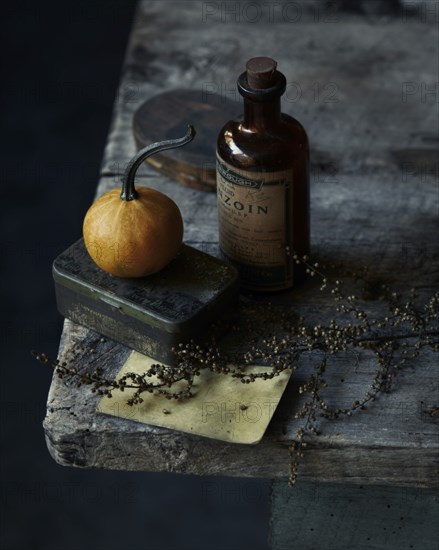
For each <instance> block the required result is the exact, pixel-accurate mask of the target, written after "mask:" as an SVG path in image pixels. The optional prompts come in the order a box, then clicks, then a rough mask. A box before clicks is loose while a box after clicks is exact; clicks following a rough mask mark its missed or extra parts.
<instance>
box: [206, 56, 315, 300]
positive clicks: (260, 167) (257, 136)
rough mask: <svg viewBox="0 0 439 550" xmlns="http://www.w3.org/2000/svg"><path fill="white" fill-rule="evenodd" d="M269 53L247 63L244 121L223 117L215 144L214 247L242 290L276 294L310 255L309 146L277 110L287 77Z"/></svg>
mask: <svg viewBox="0 0 439 550" xmlns="http://www.w3.org/2000/svg"><path fill="white" fill-rule="evenodd" d="M276 66H277V64H276V62H275V61H274V60H272V59H270V58H267V57H258V58H253V59H251V60H250V61H248V62H247V65H246V68H247V71H246V72H244V73H242V74H241V76H240V77H239V78H238V82H237V86H238V90H239V93H240V94H241V95H242V96H243V98H244V116H243V119H242V120H232V121H229V122H228V123H227V124H226V125H225V126H224V127H223V128H222V129H221V131H220V133H219V136H218V142H217V196H218V223H219V238H220V248H221V251H222V253H223V254H224V256H225V257H226V258H227V259H228V260H230V261H231V262H232V263H233V264H234V265H235V266H236V267H237V269H238V270H239V272H240V278H241V285H242V287H243V288H247V289H249V290H254V291H263V292H269V291H276V290H282V289H287V288H290V287H292V286H293V285H295V284H296V283H297V282H299V280H300V279H301V278H302V277H303V269H302V268H301V266H298V265H297V264H296V263H295V261H294V259H293V251H295V252H297V253H298V254H299V255H305V254H308V253H309V247H310V220H309V217H310V215H309V147H308V138H307V135H306V132H305V130H304V129H303V127H302V126H301V124H300V123H299V122H298V121H297V120H295V119H294V118H293V117H291V116H289V115H286V114H283V113H281V107H280V98H281V95H282V94H283V93H284V91H285V88H286V79H285V76H284V75H283V74H282V73H280V72H279V71H277V70H276Z"/></svg>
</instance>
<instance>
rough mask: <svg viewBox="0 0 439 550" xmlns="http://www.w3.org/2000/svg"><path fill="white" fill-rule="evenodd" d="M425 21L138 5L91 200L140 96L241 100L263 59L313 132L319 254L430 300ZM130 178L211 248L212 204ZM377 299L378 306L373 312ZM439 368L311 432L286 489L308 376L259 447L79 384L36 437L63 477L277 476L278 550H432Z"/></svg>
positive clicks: (76, 333) (109, 363)
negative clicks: (240, 87) (168, 421)
mask: <svg viewBox="0 0 439 550" xmlns="http://www.w3.org/2000/svg"><path fill="white" fill-rule="evenodd" d="M293 4H294V6H293ZM424 8H425V6H424ZM424 11H425V9H424ZM424 11H422V10H421V11H419V12H417V13H411V14H409V13H408V12H407V13H403V12H401V13H399V14H397V15H396V16H395V17H392V18H377V17H375V18H374V17H370V18H369V19H366V18H364V17H359V16H352V15H347V14H346V13H344V12H335V11H333V9H332V8H324V7H323V3H322V4H320V3H317V2H316V3H298V2H295V3H290V4H280V3H269V2H263V3H256V2H251V3H246V2H241V3H232V4H230V5H229V3H227V2H199V1H190V2H173V1H166V2H163V1H157V2H147V1H145V2H141V3H140V4H139V8H138V12H137V16H136V19H135V24H134V28H133V31H132V35H131V40H130V43H129V47H128V53H127V57H126V62H125V65H124V69H123V76H122V81H121V85H120V91H119V94H118V96H117V100H116V102H115V110H114V118H113V123H112V126H111V131H110V134H109V138H108V143H107V147H106V151H105V157H104V160H103V165H102V173H101V179H100V181H99V186H98V189H97V195H100V194H102V193H103V192H105V191H107V190H108V189H110V188H112V187H114V186H116V185H119V174H120V173H121V172H122V171H123V168H124V166H125V164H126V162H127V161H128V159H129V158H130V157H131V156H132V155H133V154H134V152H135V144H134V140H133V137H132V130H131V124H132V115H133V112H134V111H135V110H136V109H137V108H138V107H139V106H140V104H141V103H142V102H143V101H145V100H146V99H148V98H150V97H152V96H154V95H155V94H158V93H161V92H163V91H167V90H171V89H174V88H177V87H178V88H189V89H192V90H195V91H197V92H199V94H200V95H201V94H206V93H208V92H212V91H215V92H216V93H219V94H220V95H221V94H222V96H223V97H227V98H228V99H230V98H232V99H237V100H238V99H239V98H238V94H237V92H235V90H236V88H235V80H236V76H237V75H238V74H240V72H242V70H243V67H244V63H245V61H246V60H247V59H248V58H250V57H252V56H253V55H255V54H256V55H260V54H266V55H270V56H272V57H274V58H275V59H277V61H278V63H279V68H280V69H281V70H282V72H284V73H285V75H286V77H287V81H288V82H289V83H290V85H289V87H288V88H287V92H286V95H285V97H284V101H283V110H284V111H286V112H288V113H290V114H292V115H293V116H296V117H297V118H298V119H299V120H300V121H301V122H302V123H303V125H304V126H305V128H306V129H307V131H308V134H309V137H310V143H311V149H312V159H311V160H312V195H311V200H312V203H311V204H312V243H313V246H312V248H313V256H314V258H316V259H318V260H319V261H330V262H335V263H343V264H345V265H347V266H348V267H350V268H356V267H358V266H361V265H367V266H368V267H369V268H370V272H371V274H372V275H373V277H374V280H375V282H376V283H377V284H378V283H380V282H382V281H384V282H386V283H389V284H396V285H398V287H399V288H402V289H403V290H404V289H405V290H407V289H409V288H410V287H415V288H417V289H418V290H419V292H420V293H423V294H424V295H428V294H432V293H433V291H434V289H435V288H436V289H437V282H438V281H437V274H438V266H439V262H438V246H437V241H438V238H437V237H438V233H437V229H438V213H439V173H438V156H437V153H438V143H439V134H438V105H439V104H438V103H437V101H438V93H439V92H438V89H437V59H438V29H437V24H435V17H436V19H437V15H436V16H434V14H433V15H432V14H430V15H429V14H428V13H427V12H426V13H424ZM213 162H214V161H213V159H212V163H213ZM139 183H140V184H145V185H148V186H152V187H156V188H158V189H160V190H162V191H164V192H165V193H167V194H168V195H169V196H171V197H172V198H173V199H174V200H175V201H176V202H177V204H178V205H179V206H180V208H181V210H182V214H183V218H184V220H185V242H187V243H188V244H190V245H192V246H194V247H198V248H201V249H203V250H204V251H207V252H210V253H212V254H217V225H216V197H215V195H214V193H206V192H202V191H197V190H194V189H189V188H185V187H183V186H181V185H179V184H178V183H176V182H174V181H171V180H170V179H168V178H166V177H164V176H160V175H158V174H157V173H156V172H155V171H154V169H153V168H152V167H150V166H149V165H144V166H143V167H142V169H141V171H140V177H139ZM78 236H79V235H78ZM246 299H247V300H250V301H251V297H250V298H249V297H247V298H246ZM276 300H278V301H281V302H284V303H285V301H290V302H291V304H293V305H294V307H295V309H296V310H297V312H298V314H300V315H304V316H305V317H306V318H311V319H321V320H323V321H324V320H327V319H328V318H329V316H330V315H331V309H332V308H333V307H334V305H333V301H332V300H331V298H330V296H327V295H325V294H322V293H320V292H319V291H318V287H317V285H316V284H311V282H309V283H307V284H305V285H303V287H302V288H300V289H297V290H295V291H293V292H290V293H287V294H283V295H282V296H281V298H274V299H272V301H273V304H274V305H273V307H276V303H277V302H276ZM375 303H376V301H374V297H373V296H372V298H371V300H370V304H371V305H370V307H371V308H372V311H373V308H374V307H375ZM244 344H245V343H244ZM78 347H83V348H88V349H91V348H93V349H94V355H93V358H94V359H93V360H94V361H95V363H96V364H99V365H101V366H103V367H105V368H106V369H108V372H109V373H114V374H115V373H116V372H117V371H118V370H119V369H120V367H121V365H122V364H123V362H124V360H125V359H126V357H127V356H128V353H129V351H130V350H128V349H127V348H124V347H123V346H120V345H118V344H116V343H115V342H111V341H106V342H101V341H100V336H99V335H97V334H95V333H93V332H91V331H89V330H87V329H84V328H82V327H80V326H78V325H75V324H73V323H70V322H67V321H66V323H65V328H64V332H63V335H62V339H61V346H60V357H62V358H71V356H72V350H73V349H75V348H78ZM79 357H81V356H79ZM81 361H84V363H86V362H89V361H90V356H89V354H88V355H87V354H84V355H83V359H81V358H78V359H77V366H81ZM436 367H437V357H436V358H435V357H434V354H433V353H429V352H428V351H425V352H423V353H422V354H421V356H420V357H419V359H418V361H417V362H416V364H415V365H409V366H408V367H407V368H406V369H404V370H403V371H402V372H401V373H400V375H399V376H398V378H397V380H396V382H395V387H394V391H393V392H392V393H390V394H389V395H384V396H382V397H381V398H380V399H378V400H377V401H376V402H375V403H374V404H373V406H371V407H370V408H368V410H366V411H363V412H359V413H358V414H354V415H353V416H352V417H351V418H348V419H346V420H337V421H331V422H330V421H326V422H323V421H322V435H320V436H318V437H315V438H313V439H312V440H311V441H310V443H309V445H308V448H307V450H306V456H305V457H304V458H303V461H302V463H301V465H300V469H299V478H300V479H299V482H298V485H297V487H296V489H295V490H293V491H290V490H288V489H287V485H286V477H287V476H288V473H289V456H288V452H287V449H288V446H289V442H290V440H291V439H294V438H295V434H296V430H297V422H298V421H297V420H296V419H295V418H294V415H295V413H296V412H297V410H299V408H300V404H301V402H300V399H299V398H298V397H297V393H298V392H297V389H298V387H299V386H300V384H301V383H303V381H304V380H305V379H306V378H307V376H309V373H310V370H309V369H311V365H310V366H309V368H307V367H306V365H305V366H304V367H303V368H301V369H299V370H298V371H297V373H295V374H294V375H293V378H292V380H291V382H290V384H289V386H288V388H287V391H286V394H285V395H284V398H283V399H282V402H281V405H280V407H279V409H278V411H276V414H275V416H274V418H273V421H272V422H271V424H270V426H269V429H268V431H267V432H266V435H265V436H264V438H263V440H262V441H261V443H259V444H258V445H256V446H246V445H233V444H226V443H222V442H220V441H215V440H210V439H206V438H201V437H196V436H191V435H187V434H184V433H180V432H174V431H171V430H167V429H162V428H156V427H152V426H146V425H143V424H139V423H136V422H131V421H129V420H124V419H121V418H117V417H110V416H106V415H103V414H99V413H97V412H96V405H97V400H98V398H97V397H95V396H94V395H93V394H92V393H91V392H90V391H89V389H88V388H87V387H82V388H80V389H77V388H76V387H74V386H73V385H72V384H69V383H67V382H64V381H62V380H59V379H58V378H54V380H53V383H52V387H51V389H50V394H49V398H48V409H47V417H46V419H45V421H44V428H45V433H46V438H47V444H48V447H49V450H50V452H51V454H52V456H53V457H54V459H55V460H56V461H57V462H59V463H60V464H63V465H68V466H76V467H82V468H107V469H120V470H143V471H150V472H151V471H167V472H181V473H193V474H199V475H225V476H255V477H268V478H273V479H275V480H277V481H275V482H274V484H273V500H272V506H273V512H272V516H273V519H272V546H273V548H274V549H276V550H279V549H284V548H285V549H286V548H293V547H296V546H294V544H295V543H296V544H298V546H297V547H300V548H302V549H313V548H322V549H334V550H341V549H346V550H347V549H349V550H352V549H355V548H364V549H369V548H400V549H403V548H419V549H422V550H427V549H433V548H437V540H436V538H435V537H436V536H437V532H435V526H434V521H433V520H434V518H435V517H436V518H437V515H436V514H437V497H438V492H437V490H438V485H437V481H438V477H437V473H438V470H437V462H438V451H439V439H438V426H437V424H438V420H439V417H438V416H437V414H436V413H437V408H438V407H439V396H438V387H439V386H438V384H439V382H438V376H437V368H436ZM372 372H373V365H370V364H368V362H367V361H364V360H362V358H361V357H360V358H359V359H358V358H357V359H355V357H351V358H349V357H348V358H346V357H345V359H344V360H340V361H338V362H337V363H336V364H335V365H334V367H333V368H331V369H329V372H328V373H327V376H326V379H327V382H328V383H329V388H328V389H327V401H328V402H329V403H332V404H340V405H339V406H346V405H349V403H351V402H352V399H353V398H358V397H361V396H362V395H363V394H364V392H365V389H367V386H368V384H369V383H370V377H371V375H372V374H371V373H372ZM357 396H358V397H357Z"/></svg>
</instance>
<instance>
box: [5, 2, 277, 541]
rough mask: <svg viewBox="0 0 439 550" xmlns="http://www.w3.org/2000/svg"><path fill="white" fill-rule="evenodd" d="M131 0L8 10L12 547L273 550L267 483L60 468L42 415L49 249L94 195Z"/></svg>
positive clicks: (62, 241) (58, 321)
mask: <svg viewBox="0 0 439 550" xmlns="http://www.w3.org/2000/svg"><path fill="white" fill-rule="evenodd" d="M135 5H136V2H135V1H134V0H119V1H117V0H105V1H103V0H93V1H84V0H80V1H76V2H58V3H55V2H48V1H47V0H44V1H39V2H36V1H35V2H19V3H18V2H17V3H12V2H11V3H9V7H8V8H7V10H5V8H2V13H1V17H0V21H1V23H0V24H1V36H2V41H3V43H2V47H1V53H2V58H3V59H2V73H1V74H2V78H1V82H2V84H1V94H2V101H1V106H2V116H1V128H2V132H1V135H2V147H1V152H2V155H1V157H2V162H1V167H2V172H1V186H0V192H1V204H2V219H1V223H2V225H1V232H0V238H1V254H0V258H1V311H2V321H1V330H0V338H1V344H2V346H1V353H2V365H1V379H0V383H1V403H0V404H1V445H2V447H1V464H0V468H1V470H0V475H1V483H2V494H1V503H0V505H1V519H0V546H1V548H2V549H3V550H27V549H33V550H40V549H43V550H52V549H53V550H80V549H81V550H89V549H90V550H91V549H93V550H99V549H105V550H125V549H126V550H135V549H146V548H148V549H151V550H159V549H166V550H168V549H169V550H171V549H172V550H174V549H176V550H177V549H178V550H179V549H188V550H196V549H203V550H208V549H218V550H224V549H229V548H230V549H233V550H235V549H240V548H242V549H244V548H245V549H253V550H256V549H264V548H267V547H268V545H267V536H268V517H269V512H268V481H260V482H259V481H253V480H248V481H246V480H233V479H213V478H209V479H207V478H200V477H192V476H177V475H171V474H169V475H168V474H150V473H129V472H106V471H88V470H77V469H70V468H63V467H62V466H59V465H57V464H56V463H55V462H54V461H53V459H52V458H51V457H50V455H49V454H48V451H47V449H46V445H45V441H44V434H43V430H42V425H41V423H42V420H43V418H44V415H45V404H46V398H47V392H48V389H49V386H50V381H51V375H52V373H51V369H50V368H49V367H46V366H43V365H40V364H39V363H37V362H36V361H35V360H34V359H33V358H32V357H31V355H30V351H31V350H32V349H37V350H41V351H44V352H46V353H48V354H51V355H52V356H56V352H57V347H58V341H59V337H60V334H61V330H62V318H61V316H60V315H59V314H58V313H57V309H56V303H55V296H54V289H53V283H52V277H51V263H52V260H53V259H54V257H55V256H56V255H57V254H58V253H60V252H62V251H63V250H64V249H65V248H66V247H67V246H69V245H70V244H71V243H72V242H74V241H75V240H76V239H78V238H79V237H80V236H81V226H82V220H83V217H84V215H85V212H86V210H87V208H88V207H89V205H90V204H91V202H92V200H93V196H94V193H95V190H96V185H97V179H98V174H99V167H100V162H101V159H102V155H103V149H104V145H105V141H106V136H107V132H108V129H109V124H110V120H111V114H112V106H113V101H114V100H115V97H116V93H117V87H118V82H119V76H120V71H121V66H122V62H123V57H124V52H125V48H126V44H127V39H128V35H129V31H130V26H131V22H132V18H133V16H134V9H135Z"/></svg>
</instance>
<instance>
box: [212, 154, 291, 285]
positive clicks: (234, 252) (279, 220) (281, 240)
mask: <svg viewBox="0 0 439 550" xmlns="http://www.w3.org/2000/svg"><path fill="white" fill-rule="evenodd" d="M292 185H293V170H292V169H290V170H283V171H278V172H249V171H245V170H239V169H237V168H235V167H234V166H231V165H230V164H228V163H227V162H225V161H224V160H222V159H221V158H220V157H219V156H218V155H217V198H218V223H219V238H220V247H221V250H222V252H223V253H224V254H225V256H226V257H227V258H229V259H230V260H231V261H232V262H233V263H234V264H235V265H236V267H237V268H238V270H239V272H240V275H241V281H242V283H243V284H244V285H245V286H247V288H251V289H254V290H279V289H282V288H287V287H289V286H291V284H292V262H291V255H290V251H291V250H292V211H293V204H292Z"/></svg>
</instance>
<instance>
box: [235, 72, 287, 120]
mask: <svg viewBox="0 0 439 550" xmlns="http://www.w3.org/2000/svg"><path fill="white" fill-rule="evenodd" d="M237 85H238V91H239V93H240V94H241V95H242V96H243V98H244V121H243V127H244V128H245V129H248V130H258V129H270V128H275V127H276V126H277V125H278V124H279V122H280V119H281V101H280V98H281V95H282V94H283V93H284V91H285V88H286V79H285V77H284V75H283V74H282V73H279V72H276V78H275V79H274V84H273V86H272V87H270V88H266V89H259V90H257V89H253V88H251V87H250V86H249V85H248V82H247V78H246V73H242V74H241V75H240V77H239V78H238V82H237Z"/></svg>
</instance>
